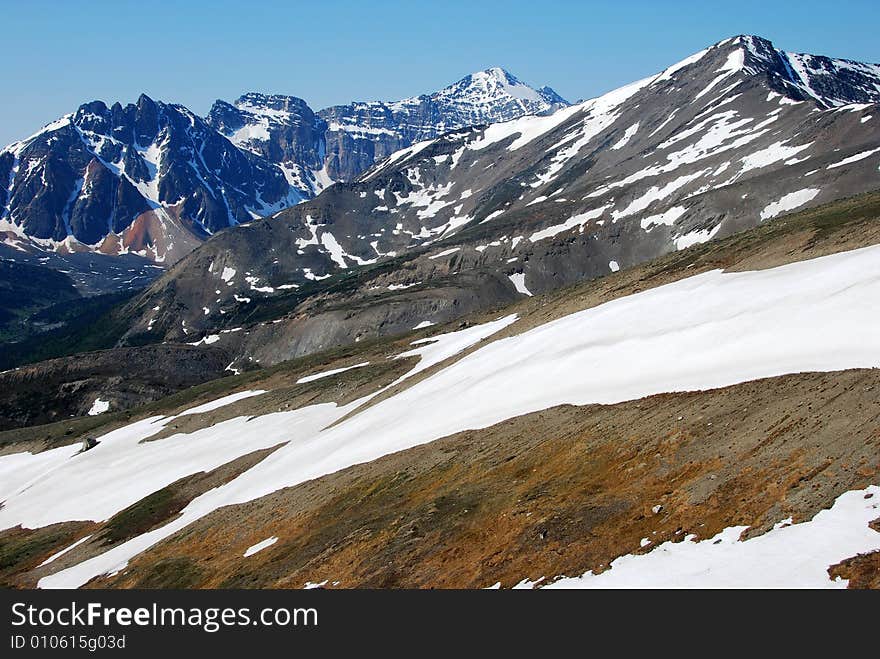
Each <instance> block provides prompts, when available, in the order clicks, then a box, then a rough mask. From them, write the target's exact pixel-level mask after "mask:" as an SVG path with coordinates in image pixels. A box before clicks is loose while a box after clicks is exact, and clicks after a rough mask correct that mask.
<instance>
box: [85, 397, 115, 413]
mask: <svg viewBox="0 0 880 659" xmlns="http://www.w3.org/2000/svg"><path fill="white" fill-rule="evenodd" d="M109 409H110V401H106V400H101V399H100V398H96V399H95V402H94V403H92V406H91V408H89V412H88V414H89V416H97V415H99V414H103V413H104V412H106V411H107V410H109Z"/></svg>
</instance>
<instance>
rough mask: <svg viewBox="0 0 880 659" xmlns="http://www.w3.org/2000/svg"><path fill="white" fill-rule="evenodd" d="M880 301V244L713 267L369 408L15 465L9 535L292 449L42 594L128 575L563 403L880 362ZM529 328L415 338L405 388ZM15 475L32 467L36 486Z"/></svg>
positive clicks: (532, 335) (147, 430)
mask: <svg viewBox="0 0 880 659" xmlns="http://www.w3.org/2000/svg"><path fill="white" fill-rule="evenodd" d="M878 299H880V246H875V247H868V248H864V249H860V250H854V251H851V252H845V253H841V254H834V255H831V256H825V257H821V258H817V259H814V260H811V261H805V262H800V263H792V264H789V265H785V266H781V267H777V268H771V269H766V270H761V271H755V272H731V273H726V272H722V271H719V270H714V271H710V272H706V273H702V274H699V275H696V276H694V277H690V278H688V279H684V280H681V281H678V282H675V283H672V284H668V285H666V286H662V287H658V288H654V289H650V290H647V291H643V292H640V293H637V294H634V295H630V296H627V297H623V298H619V299H617V300H613V301H611V302H608V303H605V304H602V305H599V306H597V307H593V308H591V309H587V310H584V311H581V312H577V313H574V314H571V315H569V316H565V317H563V318H560V319H558V320H555V321H552V322H548V323H545V324H543V325H540V326H538V327H535V328H533V329H530V330H528V331H525V332H523V333H521V334H518V335H514V336H510V337H508V338H503V339H498V340H495V341H492V342H489V343H488V344H486V345H484V346H481V347H479V348H476V349H474V350H473V351H471V352H470V353H469V354H467V355H465V356H463V357H461V358H460V359H459V360H457V361H455V362H453V363H451V364H447V365H445V366H443V367H441V368H439V369H438V370H437V371H436V372H435V373H432V374H431V375H429V376H428V377H425V378H424V379H422V380H420V381H418V382H416V383H415V384H412V385H411V386H409V387H408V388H404V389H402V390H400V391H399V392H398V393H396V394H394V395H392V396H389V397H387V398H385V399H382V400H379V401H378V402H376V403H375V404H373V405H371V406H368V407H366V408H364V409H361V410H359V411H358V412H357V413H353V412H354V411H355V410H356V409H357V408H359V407H360V406H361V405H362V404H363V402H364V400H363V399H362V400H360V401H354V402H352V403H350V404H349V405H346V406H343V407H337V406H336V405H333V404H324V405H313V406H309V407H306V408H301V409H298V410H294V411H291V412H281V413H277V414H266V415H263V416H258V417H255V418H250V419H248V418H247V417H243V418H239V419H232V420H229V421H227V422H222V423H219V424H216V425H215V426H213V427H210V428H206V429H204V430H200V431H196V432H194V433H191V434H188V435H182V436H175V437H171V438H166V439H162V440H160V441H155V442H145V443H139V442H140V440H141V439H143V438H144V437H145V436H149V435H151V434H154V433H155V432H158V431H159V430H161V428H162V427H164V423H163V422H160V420H158V419H147V420H144V421H140V422H137V423H135V424H131V425H129V426H126V427H125V428H121V429H119V430H116V431H114V432H113V433H109V434H108V435H105V436H104V437H102V438H100V442H101V443H100V444H99V445H98V446H97V447H95V448H94V449H92V450H90V451H88V452H86V453H83V454H80V455H76V456H74V457H70V455H69V454H70V452H72V450H74V449H75V447H74V449H71V447H63V448H62V449H56V451H57V453H54V454H53V455H52V456H49V457H41V456H42V454H38V455H36V456H31V455H30V454H16V455H10V456H2V457H0V490H4V489H9V486H8V485H7V478H8V477H11V479H12V480H14V481H15V482H16V483H18V484H19V486H18V487H15V488H14V489H13V492H12V493H11V494H10V495H7V496H5V497H4V498H5V505H4V507H3V508H2V509H0V529H2V528H9V527H11V526H15V525H17V524H22V525H23V526H26V527H28V528H33V527H35V526H43V525H46V524H51V523H54V522H58V521H65V520H70V519H87V518H93V519H94V518H97V519H106V517H107V516H109V515H112V514H114V513H115V512H117V511H118V510H119V509H121V508H124V507H125V506H126V505H130V504H131V503H133V502H134V501H137V500H140V499H141V498H143V496H146V494H149V493H150V492H154V491H155V490H156V489H159V488H160V487H163V486H164V485H167V484H168V483H170V482H173V481H174V480H176V479H177V478H180V477H182V476H183V475H186V474H187V473H192V472H193V471H201V470H206V469H207V468H210V464H211V463H212V462H213V463H217V462H220V463H223V462H226V461H229V460H231V459H234V457H236V456H237V455H240V454H243V453H244V452H251V451H254V450H257V449H258V448H261V447H268V446H272V445H275V444H277V443H278V442H279V441H285V440H290V441H289V442H288V443H287V444H286V445H284V446H282V447H281V448H280V449H278V450H276V451H275V452H274V453H272V454H271V455H269V456H268V457H267V458H265V459H264V460H263V461H262V462H260V463H259V464H258V465H256V466H254V467H253V468H251V469H250V470H248V471H246V472H244V473H243V474H241V475H240V476H239V477H237V478H236V479H234V480H232V481H230V482H229V483H227V484H225V485H223V486H221V487H218V488H215V489H214V490H211V491H209V492H206V493H205V494H203V495H202V496H200V497H198V498H196V499H195V500H193V501H192V502H191V503H190V504H189V505H188V506H187V507H186V508H185V509H184V510H183V511H182V512H181V514H180V515H179V516H178V517H176V518H175V519H174V520H173V521H172V522H170V523H168V524H167V525H165V526H162V527H160V528H157V529H155V530H153V531H150V532H148V533H145V534H143V535H141V536H138V537H136V538H133V539H131V540H129V541H127V542H125V543H123V544H120V545H118V546H117V547H114V548H113V549H110V550H109V551H107V552H105V553H104V554H101V555H99V556H96V557H94V558H92V559H89V560H88V561H85V562H83V563H81V564H79V565H76V566H73V567H71V568H68V569H66V570H63V571H60V572H58V573H56V574H54V575H51V576H48V577H45V578H43V579H42V580H41V581H40V586H41V587H76V586H79V585H81V584H83V583H85V582H86V581H88V580H89V579H90V578H92V577H94V576H96V575H99V574H104V573H107V572H112V571H113V570H117V569H121V568H122V567H124V566H125V565H126V564H127V561H128V560H130V559H131V558H132V557H133V556H135V555H137V554H138V553H140V552H142V551H144V550H145V549H147V548H149V547H150V546H152V545H153V544H155V543H156V542H159V541H161V540H162V539H164V538H167V537H169V536H171V535H172V534H174V533H175V532H177V531H178V530H180V529H182V528H184V527H185V526H187V525H188V524H190V523H192V522H193V521H194V520H196V519H199V518H201V517H202V516H204V515H206V514H208V513H209V512H211V511H213V510H216V509H217V508H219V507H221V506H225V505H234V504H236V503H242V502H245V501H251V500H253V499H256V498H258V497H261V496H264V495H266V494H269V493H271V492H274V491H276V490H278V489H280V488H283V487H289V486H293V485H296V484H298V483H302V482H304V481H307V480H311V479H314V478H318V477H320V476H323V475H326V474H329V473H333V472H335V471H338V470H340V469H343V468H345V467H348V466H351V465H354V464H359V463H363V462H368V461H371V460H374V459H376V458H378V457H381V456H382V455H387V454H388V453H392V452H395V451H400V450H403V449H406V448H410V447H413V446H418V445H420V444H424V443H426V442H430V441H433V440H436V439H439V438H441V437H445V436H448V435H450V434H453V433H456V432H460V431H463V430H466V429H477V428H484V427H487V426H490V425H493V424H495V423H498V422H500V421H503V420H505V419H509V418H511V417H515V416H519V415H522V414H527V413H529V412H534V411H538V410H542V409H547V408H548V407H552V406H556V405H562V404H572V405H585V404H591V403H599V404H611V403H617V402H621V401H624V400H632V399H638V398H641V397H644V396H647V395H652V394H656V393H662V392H670V391H690V390H705V389H711V388H716V387H723V386H727V385H731V384H735V383H738V382H745V381H750V380H755V379H759V378H766V377H773V376H777V375H783V374H786V373H797V372H804V371H835V370H842V369H848V368H873V367H880V333H878V332H877V331H876V327H877V325H878V322H880V306H878V305H877V304H876V301H877V300H878ZM515 320H516V316H508V317H505V318H499V319H498V320H497V321H494V322H492V323H487V324H485V325H478V326H475V327H471V328H467V329H465V330H462V331H459V332H452V333H448V334H442V335H439V336H434V337H431V338H430V339H425V340H421V341H417V342H414V345H415V346H416V347H415V348H414V349H413V350H410V351H408V352H405V353H403V355H399V357H403V356H418V357H420V361H419V363H418V365H417V366H416V367H415V368H414V369H412V370H411V371H410V372H409V373H408V374H406V375H404V376H403V378H401V379H404V378H407V377H412V375H413V374H415V373H417V372H421V371H424V370H425V369H426V368H429V367H430V366H433V365H439V364H440V363H441V362H443V361H444V360H446V359H448V358H449V357H452V356H453V355H455V354H457V353H459V352H461V351H463V350H466V349H468V348H470V347H471V346H475V345H476V344H477V343H478V342H479V341H480V340H482V339H484V338H486V337H489V336H491V335H492V334H494V333H495V332H498V331H500V330H501V329H503V328H504V327H507V326H509V325H510V324H511V323H513V322H514V321H515ZM817 346H820V347H821V349H817ZM399 381H400V380H398V382H399ZM524 383H527V385H528V386H524ZM391 386H394V385H391ZM475 401H477V402H478V403H479V404H475ZM347 415H348V416H347ZM343 417H346V418H345V419H344V421H341V422H339V423H336V424H334V421H337V420H339V419H342V418H343ZM331 424H333V425H331ZM157 445H158V446H157ZM219 447H223V450H222V451H221V450H220V448H219ZM65 452H66V453H65ZM154 452H155V454H154ZM218 452H222V453H223V455H221V456H218V455H217V454H218ZM48 453H52V452H48ZM31 461H34V462H36V463H39V467H34V466H32V465H31ZM111 465H112V468H110V467H111ZM17 470H22V471H24V470H27V471H28V474H29V476H28V478H27V480H26V482H24V483H23V484H22V480H23V477H22V476H20V475H18V474H17V473H15V472H16V471H17ZM83 482H88V483H89V488H88V489H87V490H84V489H83V488H82V487H81V484H82V483H83ZM875 517H876V515H875Z"/></svg>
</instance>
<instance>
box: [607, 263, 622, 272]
mask: <svg viewBox="0 0 880 659" xmlns="http://www.w3.org/2000/svg"><path fill="white" fill-rule="evenodd" d="M608 269H609V270H611V272H617V271H618V270H620V264H619V263H618V262H617V261H608Z"/></svg>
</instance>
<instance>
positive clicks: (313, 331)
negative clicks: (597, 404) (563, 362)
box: [122, 36, 880, 363]
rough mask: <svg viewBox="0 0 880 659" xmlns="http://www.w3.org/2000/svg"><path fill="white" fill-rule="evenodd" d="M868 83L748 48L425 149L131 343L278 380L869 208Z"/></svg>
mask: <svg viewBox="0 0 880 659" xmlns="http://www.w3.org/2000/svg"><path fill="white" fill-rule="evenodd" d="M798 72H800V73H798ZM874 81H880V67H878V66H876V65H862V64H856V63H852V62H846V61H843V60H829V59H823V58H810V57H806V56H794V55H790V54H786V53H782V52H780V51H778V50H776V49H774V48H773V46H772V44H771V43H770V42H768V41H766V40H764V39H760V38H757V37H751V36H742V37H736V38H732V39H728V40H725V41H723V42H720V43H719V44H716V45H714V46H712V47H711V48H708V49H706V50H704V51H701V52H700V53H697V54H695V55H693V56H692V57H689V58H687V59H685V60H684V61H682V62H679V63H677V64H675V65H673V66H671V67H669V68H667V69H665V70H664V71H662V72H660V73H658V74H656V75H653V76H650V77H648V78H645V79H644V80H640V81H638V82H636V83H633V84H631V85H628V86H626V87H623V88H621V89H618V90H615V91H612V92H610V93H608V94H606V95H604V96H601V97H599V98H596V99H592V100H589V101H585V102H582V103H579V104H576V105H572V106H570V107H566V108H563V109H560V110H557V111H556V112H553V113H552V114H549V115H545V116H526V117H522V118H520V119H516V120H512V121H508V122H502V123H496V124H491V125H489V126H481V127H472V128H465V129H460V130H456V131H453V132H449V133H445V134H444V135H442V136H440V137H438V138H436V139H433V140H426V141H422V142H418V143H416V144H414V145H412V146H410V147H408V148H406V149H403V150H400V151H397V152H396V153H394V154H393V155H392V156H390V157H389V158H387V159H385V160H383V161H380V162H379V163H377V164H376V165H374V166H373V167H372V168H371V169H369V170H367V171H366V172H364V173H363V174H361V175H360V176H359V177H358V178H356V179H355V180H354V181H351V182H340V183H337V184H336V185H334V186H332V187H330V188H328V189H327V190H325V191H324V192H323V193H322V194H320V195H318V196H317V197H316V198H314V199H312V200H309V201H306V202H304V203H301V204H298V205H296V206H293V207H291V208H288V209H286V210H283V211H280V212H279V213H276V214H274V215H272V216H271V217H269V218H265V219H262V220H258V221H254V222H251V223H249V224H248V225H246V226H242V227H240V228H237V229H235V230H232V231H227V232H224V233H222V234H220V235H218V236H216V237H215V238H214V239H212V240H210V241H208V242H207V243H206V244H204V245H203V246H202V247H201V248H200V249H198V250H196V251H195V252H193V253H192V254H190V255H189V256H187V257H186V258H184V259H183V260H181V261H180V262H179V263H178V264H177V265H176V267H175V268H174V270H173V271H172V272H170V273H168V274H167V275H165V276H164V277H162V278H160V279H159V280H158V281H157V282H155V283H154V284H153V285H152V286H151V287H150V288H149V289H147V291H146V292H145V293H144V294H143V295H141V296H140V297H138V298H137V299H136V300H134V301H132V303H131V304H130V305H129V306H128V307H127V308H126V310H125V312H124V314H123V315H124V316H125V317H126V321H125V324H126V326H127V327H128V330H127V333H126V335H125V337H124V338H123V339H122V341H123V342H131V341H134V342H141V341H148V342H152V341H180V340H187V341H189V340H192V337H196V338H199V337H204V336H217V337H218V338H217V340H219V341H220V342H221V345H228V346H230V349H231V350H232V351H233V352H234V353H235V354H236V355H238V358H239V359H243V360H246V361H249V360H252V359H254V360H259V361H260V363H266V362H268V363H275V362H277V361H281V360H283V359H289V358H291V357H294V356H298V355H302V354H306V353H308V352H312V351H314V350H318V349H323V348H327V347H330V346H332V345H338V344H346V343H349V342H353V341H359V340H363V339H367V338H376V337H379V336H384V335H387V334H395V333H400V332H405V331H407V330H409V329H410V328H412V327H413V326H415V325H417V324H419V323H423V322H432V323H438V322H448V321H449V320H452V319H453V318H455V317H457V316H460V315H463V314H465V313H469V312H472V311H474V310H476V309H480V308H486V307H487V306H491V305H496V304H500V303H507V302H511V301H514V300H516V299H517V298H518V297H521V296H523V295H531V294H538V293H544V292H548V291H550V290H553V289H556V288H559V287H562V286H566V285H570V284H573V283H575V282H577V281H580V280H583V279H591V278H595V277H599V276H602V275H604V274H607V273H609V272H612V271H615V270H617V269H621V268H626V267H630V266H633V265H635V264H638V263H640V262H643V261H646V260H648V259H651V258H654V257H656V256H660V255H662V254H666V253H668V252H670V251H676V250H682V249H685V248H687V247H688V246H690V245H694V244H698V243H701V242H705V241H707V240H709V239H711V238H715V237H723V236H727V235H731V234H733V233H736V232H738V231H741V230H743V229H746V228H749V227H753V226H756V225H757V224H760V223H762V222H767V221H770V220H772V219H773V218H774V217H777V216H779V215H780V214H783V213H785V212H788V211H791V210H794V209H800V208H806V207H809V206H812V205H817V204H821V203H824V202H828V201H832V200H834V199H838V198H841V197H845V196H849V195H853V194H857V193H860V192H864V191H868V190H872V189H874V188H876V187H877V179H878V162H880V123H878V117H877V116H875V115H877V107H876V105H875V104H874V103H872V102H869V101H871V100H872V99H873V100H874V101H876V100H878V99H880V88H878V86H877V84H878V83H877V82H874ZM265 319H272V320H273V321H274V322H272V323H269V324H267V325H256V326H254V327H253V328H251V329H250V330H249V331H248V332H247V333H231V332H227V333H222V332H221V330H227V331H228V330H232V329H235V328H238V327H241V326H243V325H250V324H253V323H254V322H255V321H257V320H265Z"/></svg>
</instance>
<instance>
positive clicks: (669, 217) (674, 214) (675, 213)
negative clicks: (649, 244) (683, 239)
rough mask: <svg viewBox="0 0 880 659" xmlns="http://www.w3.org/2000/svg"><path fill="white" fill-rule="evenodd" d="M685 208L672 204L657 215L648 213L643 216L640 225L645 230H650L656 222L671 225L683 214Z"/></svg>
mask: <svg viewBox="0 0 880 659" xmlns="http://www.w3.org/2000/svg"><path fill="white" fill-rule="evenodd" d="M686 211H687V209H686V208H685V207H684V206H673V207H672V208H670V209H669V210H667V211H664V212H662V213H658V214H657V215H648V216H647V217H643V218H642V221H641V227H642V228H643V229H645V230H647V231H650V230H651V229H652V228H653V227H654V225H657V224H665V225H666V226H670V227H671V226H672V225H673V224H675V221H676V220H677V219H678V218H680V217H681V216H682V215H684V214H685V212H686Z"/></svg>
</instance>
